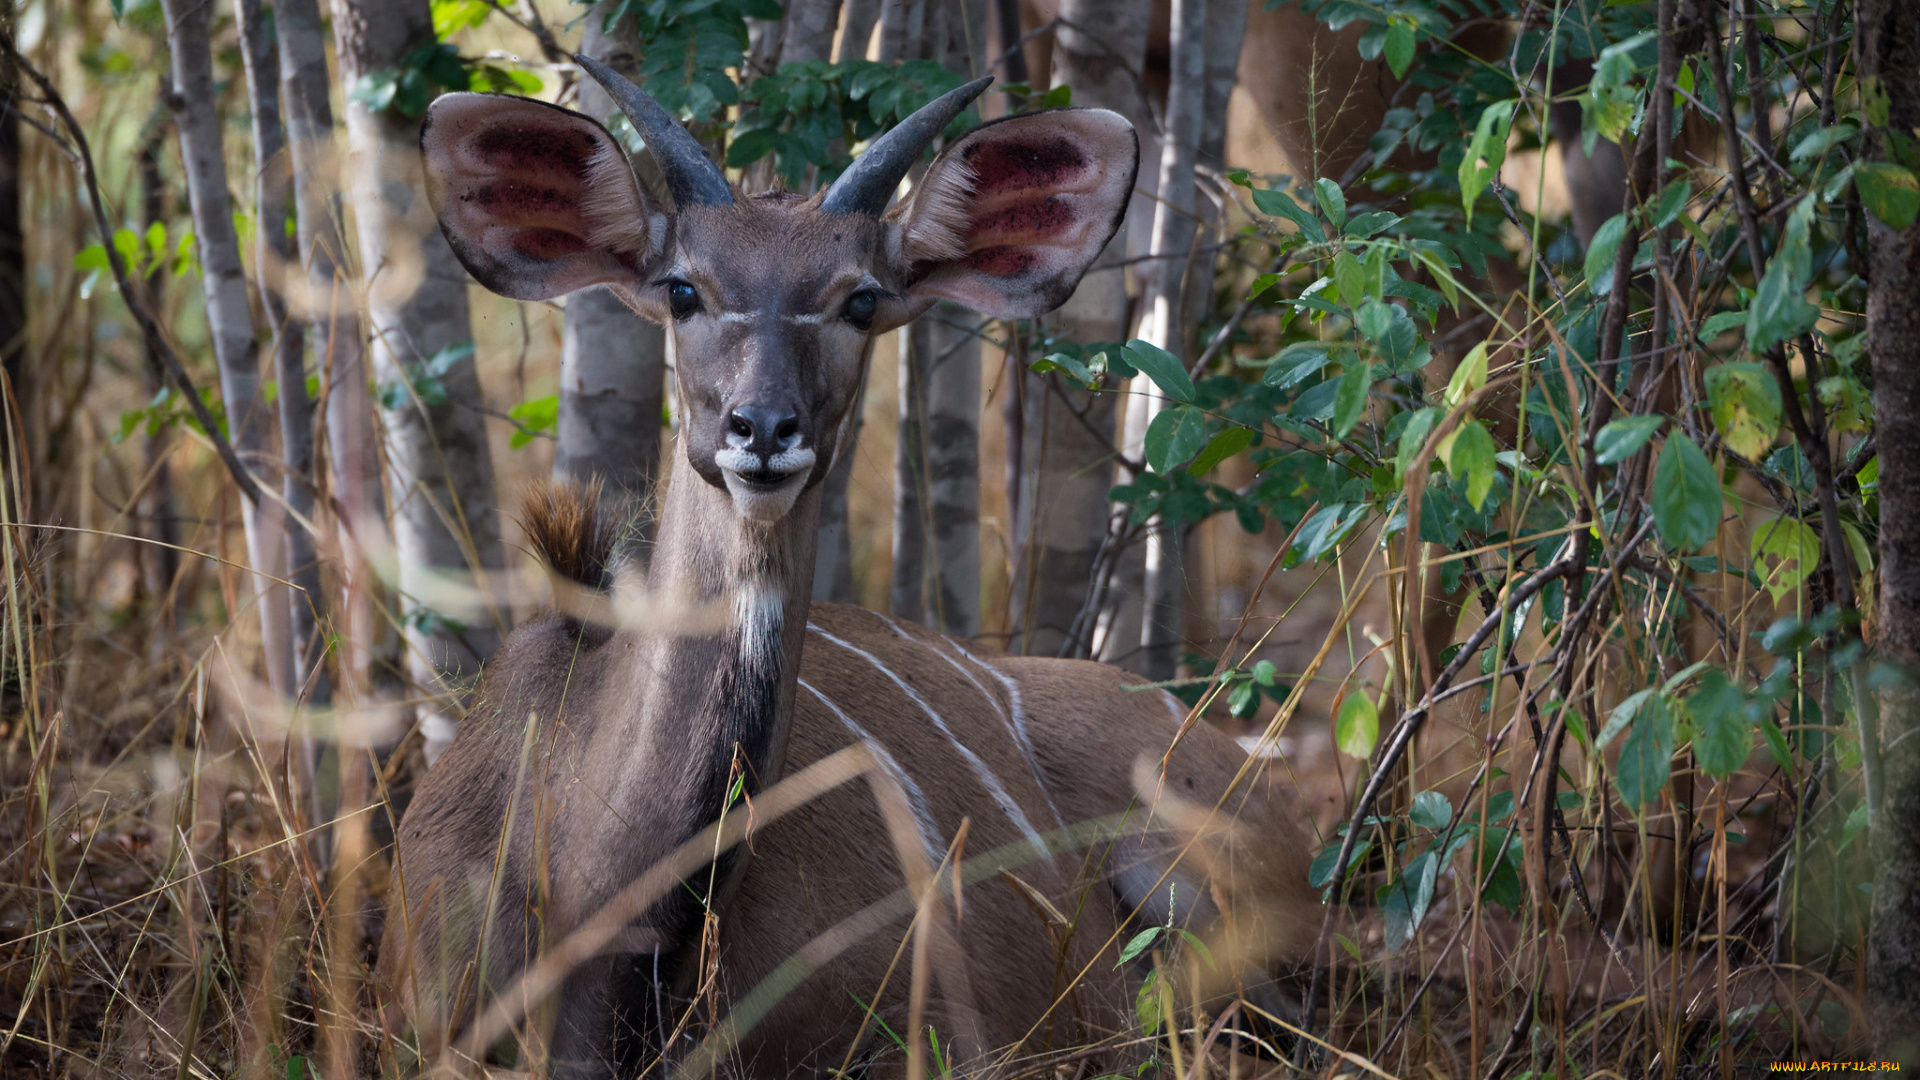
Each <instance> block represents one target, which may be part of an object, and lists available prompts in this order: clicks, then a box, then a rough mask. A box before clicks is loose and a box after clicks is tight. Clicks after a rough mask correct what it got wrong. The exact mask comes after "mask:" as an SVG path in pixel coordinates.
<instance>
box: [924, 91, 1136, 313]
mask: <svg viewBox="0 0 1920 1080" xmlns="http://www.w3.org/2000/svg"><path fill="white" fill-rule="evenodd" d="M1139 163H1140V150H1139V143H1138V141H1137V140H1136V138H1135V136H1134V132H1133V125H1132V124H1129V123H1128V122H1127V120H1126V119H1125V118H1124V117H1122V116H1120V115H1119V114H1118V113H1113V112H1109V111H1107V110H1105V109H1059V110H1055V111H1053V112H1044V113H1035V114H1031V115H1028V116H1016V117H1010V118H1008V119H1005V120H998V121H994V122H992V123H987V124H982V125H981V126H979V127H977V128H975V129H973V130H972V131H970V132H968V133H967V134H966V135H964V136H962V137H961V138H960V139H959V140H958V141H957V142H955V143H954V144H953V145H952V146H949V147H948V148H947V149H946V150H945V151H944V152H943V153H941V155H940V156H939V158H937V159H936V160H935V161H934V163H933V164H932V165H931V166H930V167H929V168H928V169H927V173H926V177H925V178H924V179H923V180H922V181H921V184H920V186H919V188H918V189H916V190H915V192H914V195H913V198H912V199H911V200H910V201H909V202H908V203H907V204H906V206H905V207H904V208H901V209H897V210H895V211H894V214H893V219H892V221H891V222H890V224H891V226H892V230H891V232H892V235H891V237H890V242H891V244H892V246H893V248H894V250H893V256H894V261H895V264H896V266H897V267H898V268H899V270H900V273H901V277H902V278H903V279H904V280H905V281H907V282H908V283H909V297H910V299H912V300H914V301H917V302H920V303H931V302H932V301H934V300H936V299H942V300H953V301H956V302H958V303H961V304H965V305H966V306H968V307H970V308H973V309H974V310H976V311H979V312H982V313H984V314H988V315H995V316H999V317H1001V318H1031V317H1033V316H1036V315H1041V314H1044V313H1045V312H1048V311H1051V310H1053V309H1054V308H1056V307H1059V306H1060V305H1061V304H1062V303H1064V302H1065V301H1066V299H1067V297H1068V296H1070V295H1072V294H1073V290H1074V288H1075V287H1076V286H1077V285H1079V283H1080V278H1081V276H1082V275H1083V274H1085V273H1086V270H1087V267H1088V266H1090V265H1091V264H1092V263H1093V260H1094V259H1095V258H1097V257H1098V256H1099V254H1100V252H1101V250H1102V249H1103V248H1105V247H1106V244H1107V241H1108V240H1109V239H1111V238H1112V237H1113V234H1114V233H1115V232H1116V231H1117V230H1118V229H1119V228H1120V222H1121V221H1122V220H1123V219H1124V218H1125V216H1126V211H1127V202H1128V198H1129V196H1130V195H1131V194H1132V192H1133V181H1134V175H1135V173H1136V172H1137V171H1138V169H1139Z"/></svg>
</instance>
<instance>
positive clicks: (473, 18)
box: [429, 0, 493, 41]
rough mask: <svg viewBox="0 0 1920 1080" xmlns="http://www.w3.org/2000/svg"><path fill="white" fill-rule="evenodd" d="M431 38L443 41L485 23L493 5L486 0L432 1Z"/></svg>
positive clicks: (491, 12)
mask: <svg viewBox="0 0 1920 1080" xmlns="http://www.w3.org/2000/svg"><path fill="white" fill-rule="evenodd" d="M429 6H430V8H431V10H432V12H433V36H434V37H436V38H438V39H440V40H441V41H445V40H446V39H447V38H450V37H452V36H453V35H454V34H457V33H459V32H460V31H462V30H470V29H472V28H473V27H476V26H479V25H480V24H481V23H483V22H486V21H487V16H488V15H491V14H493V5H492V4H489V3H487V2H486V0H433V2H432V4H431V5H429Z"/></svg>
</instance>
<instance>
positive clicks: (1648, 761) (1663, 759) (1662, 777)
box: [1608, 694, 1673, 810]
mask: <svg viewBox="0 0 1920 1080" xmlns="http://www.w3.org/2000/svg"><path fill="white" fill-rule="evenodd" d="M1608 726H1609V727H1611V726H1612V722H1611V721H1609V722H1608ZM1672 768H1673V713H1672V712H1671V711H1670V710H1669V709H1668V708H1667V701H1666V699H1665V698H1664V697H1661V696H1659V695H1658V694H1655V695H1653V696H1651V697H1648V698H1646V699H1645V700H1644V702H1643V703H1642V704H1641V706H1640V708H1639V709H1638V710H1636V711H1635V713H1634V716H1633V725H1632V729H1631V730H1630V731H1628V733H1627V741H1626V742H1624V743H1622V744H1621V745H1620V760H1619V762H1618V763H1617V764H1616V765H1615V766H1614V773H1613V786H1614V788H1615V789H1616V790H1618V791H1619V792H1620V800H1621V801H1622V802H1624V803H1626V804H1627V806H1628V807H1630V808H1632V809H1635V810H1637V809H1639V808H1640V807H1642V806H1645V805H1647V804H1648V803H1650V802H1653V801H1654V800H1656V799H1658V798H1659V797H1660V791H1661V789H1662V788H1664V787H1665V786H1666V783H1667V777H1668V775H1669V773H1670V772H1671V770H1672Z"/></svg>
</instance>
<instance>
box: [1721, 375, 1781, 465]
mask: <svg viewBox="0 0 1920 1080" xmlns="http://www.w3.org/2000/svg"><path fill="white" fill-rule="evenodd" d="M1707 400H1708V401H1709V402H1710V403H1711V404H1712V406H1713V424H1714V426H1715V427H1717V428H1719V429H1720V437H1721V439H1722V440H1724V441H1725V442H1726V444H1727V449H1729V450H1732V451H1733V452H1734V453H1736V454H1739V455H1740V456H1741V457H1743V458H1746V459H1747V460H1748V461H1758V460H1760V458H1761V456H1762V455H1764V454H1765V453H1766V452H1767V449H1768V448H1769V447H1771V446H1772V445H1773V438H1774V436H1775V435H1776V434H1778V433H1779V431H1780V384H1779V383H1778V382H1776V381H1775V380H1774V377H1773V374H1772V372H1769V371H1768V370H1767V369H1766V367H1765V366H1764V365H1761V364H1753V363H1745V362H1740V363H1731V364H1720V365H1718V366H1715V367H1712V368H1708V369H1707Z"/></svg>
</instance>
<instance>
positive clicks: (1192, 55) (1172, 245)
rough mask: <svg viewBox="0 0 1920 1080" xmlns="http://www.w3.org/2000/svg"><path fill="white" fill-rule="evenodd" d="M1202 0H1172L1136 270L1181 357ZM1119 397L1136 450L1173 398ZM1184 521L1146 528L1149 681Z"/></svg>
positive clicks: (1163, 631)
mask: <svg viewBox="0 0 1920 1080" xmlns="http://www.w3.org/2000/svg"><path fill="white" fill-rule="evenodd" d="M1206 44H1207V0H1173V25H1172V33H1171V40H1170V43H1169V45H1170V47H1169V52H1168V55H1169V58H1170V67H1171V70H1170V71H1169V78H1168V81H1167V113H1166V116H1167V137H1166V138H1165V139H1164V140H1163V141H1162V145H1161V151H1160V162H1159V168H1160V177H1159V184H1158V191H1159V195H1160V201H1159V202H1158V203H1157V204H1156V208H1155V211H1154V215H1153V241H1152V245H1151V247H1149V249H1148V252H1147V254H1148V259H1147V262H1146V263H1144V264H1143V265H1142V267H1141V270H1140V277H1141V279H1142V281H1143V282H1144V283H1145V289H1144V291H1143V292H1142V294H1141V298H1140V300H1141V303H1140V307H1141V319H1140V337H1141V338H1142V339H1143V340H1145V341H1149V342H1151V343H1153V344H1155V345H1158V346H1160V347H1161V348H1163V349H1165V350H1167V351H1168V352H1170V353H1172V354H1174V355H1175V356H1181V357H1183V362H1184V354H1185V352H1186V349H1185V341H1184V338H1185V337H1186V334H1185V324H1186V321H1187V318H1186V312H1185V311H1184V310H1183V308H1184V305H1183V304H1182V302H1181V300H1182V297H1183V296H1184V295H1185V290H1184V285H1185V279H1186V276H1187V269H1188V265H1189V264H1190V263H1192V262H1193V261H1194V257H1193V256H1194V252H1193V244H1194V195H1195V186H1194V171H1193V170H1194V164H1195V162H1196V160H1197V157H1198V154H1199V148H1200V139H1201V128H1202V126H1203V124H1204V117H1205V108H1206V101H1207V56H1206ZM1131 391H1132V392H1131V394H1130V396H1129V397H1128V399H1127V453H1128V454H1129V456H1133V457H1136V458H1137V457H1138V456H1139V455H1140V454H1141V453H1142V447H1143V443H1144V441H1145V439H1146V433H1147V427H1148V425H1150V424H1151V423H1152V422H1153V420H1154V418H1155V417H1157V416H1159V415H1160V413H1161V412H1163V411H1165V410H1166V409H1168V408H1169V407H1171V406H1172V405H1173V404H1174V403H1173V402H1172V401H1171V400H1169V399H1168V398H1167V397H1166V396H1165V395H1163V394H1162V393H1161V392H1160V389H1159V387H1157V386H1155V385H1154V384H1153V380H1151V379H1149V378H1147V377H1146V376H1145V375H1136V376H1134V378H1133V380H1132V384H1131ZM1184 533H1185V527H1184V526H1183V525H1181V524H1179V523H1172V524H1169V523H1168V522H1165V521H1163V520H1161V519H1160V518H1158V517H1156V518H1154V519H1153V521H1152V522H1150V523H1149V531H1148V533H1147V557H1146V575H1145V587H1144V590H1143V592H1144V596H1143V611H1142V617H1141V625H1140V654H1139V659H1138V661H1137V664H1136V665H1135V666H1136V668H1137V670H1138V671H1139V672H1140V673H1141V674H1142V675H1144V676H1146V677H1147V678H1149V679H1153V680H1156V681H1158V680H1163V679H1171V678H1173V676H1174V666H1175V665H1176V664H1177V663H1178V662H1179V659H1180V642H1181V639H1182V634H1181V625H1182V619H1181V610H1182V605H1181V593H1182V591H1183V589H1182V585H1183V583H1184V580H1185V575H1184V568H1183V566H1182V564H1181V557H1180V555H1181V548H1182V546H1183V545H1182V539H1183V534H1184Z"/></svg>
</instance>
